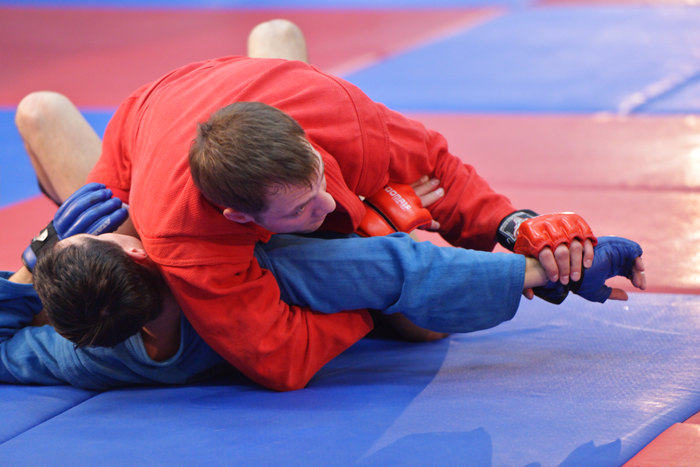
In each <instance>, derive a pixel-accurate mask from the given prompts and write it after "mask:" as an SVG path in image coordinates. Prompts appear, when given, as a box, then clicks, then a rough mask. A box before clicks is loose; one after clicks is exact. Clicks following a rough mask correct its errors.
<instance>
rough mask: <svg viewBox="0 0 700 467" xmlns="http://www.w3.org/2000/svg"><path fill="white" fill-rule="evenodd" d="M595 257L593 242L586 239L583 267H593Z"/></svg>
mask: <svg viewBox="0 0 700 467" xmlns="http://www.w3.org/2000/svg"><path fill="white" fill-rule="evenodd" d="M593 256H594V250H593V242H591V241H590V239H586V241H585V242H583V267H584V268H590V267H591V266H592V265H593Z"/></svg>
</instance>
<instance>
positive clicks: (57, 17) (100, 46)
mask: <svg viewBox="0 0 700 467" xmlns="http://www.w3.org/2000/svg"><path fill="white" fill-rule="evenodd" d="M500 11H501V10H499V9H495V8H481V9H476V8H472V9H459V10H442V9H441V10H429V11H428V10H393V11H388V10H387V11H382V10H371V11H359V10H348V11H342V10H341V11H339V10H330V11H309V10H291V11H283V10H275V11H274V12H268V11H198V10H179V11H166V10H123V9H118V10H110V9H75V10H73V9H44V8H42V9H33V8H21V9H20V8H7V7H5V8H0V43H1V44H3V45H4V47H2V48H0V63H2V64H3V71H2V73H0V105H16V104H17V103H18V102H19V101H20V99H21V98H22V97H24V96H25V95H26V94H28V93H30V92H32V91H37V90H44V89H48V90H53V91H57V92H60V93H63V94H65V95H67V96H69V97H70V98H71V100H73V102H75V103H76V105H78V106H91V107H116V106H117V105H118V104H119V103H120V102H121V101H122V100H123V99H124V98H125V97H126V96H128V95H129V94H130V93H131V92H132V91H134V90H135V89H136V88H137V87H139V86H141V85H143V84H145V83H147V82H149V81H152V80H154V79H157V78H158V77H159V76H161V75H163V74H165V73H167V72H169V71H170V70H172V69H175V68H177V67H179V66H182V65H184V64H186V63H189V62H193V61H198V60H203V59H207V58H214V57H219V56H225V55H236V54H237V55H244V54H245V53H246V49H245V47H246V38H247V36H248V33H249V32H250V30H251V29H252V28H253V27H254V26H255V25H256V24H258V23H260V22H262V21H267V20H270V19H274V18H280V17H284V18H287V19H289V20H291V21H293V22H295V23H296V24H297V25H299V26H300V27H301V29H302V30H303V31H304V33H305V35H306V39H307V43H308V46H309V55H310V60H311V62H312V63H313V64H315V65H317V66H318V67H320V68H322V69H324V70H327V71H331V72H333V73H336V74H338V73H343V72H348V71H350V70H353V69H356V68H358V67H362V66H367V65H369V64H372V63H374V62H376V61H378V60H380V59H382V58H384V57H386V56H388V55H391V54H394V53H397V52H399V51H404V50H406V49H407V48H410V47H412V46H416V45H418V44H425V43H426V42H429V41H430V40H431V39H437V38H441V37H444V36H445V35H447V34H450V33H454V32H455V31H462V30H464V29H466V28H468V27H470V26H472V25H474V24H477V23H479V22H481V21H484V20H486V19H488V18H491V17H493V16H494V15H495V14H498V12H500Z"/></svg>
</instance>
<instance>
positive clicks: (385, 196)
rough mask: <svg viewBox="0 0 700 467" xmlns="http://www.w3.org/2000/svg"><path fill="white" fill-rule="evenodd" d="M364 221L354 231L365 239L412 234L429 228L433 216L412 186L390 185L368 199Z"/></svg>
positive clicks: (390, 183)
mask: <svg viewBox="0 0 700 467" xmlns="http://www.w3.org/2000/svg"><path fill="white" fill-rule="evenodd" d="M364 203H365V208H366V209H365V217H364V218H363V219H362V222H360V225H359V226H358V227H357V229H356V230H355V233H357V234H358V235H360V236H362V237H376V236H380V235H389V234H392V233H394V232H406V233H410V232H412V231H413V230H414V229H418V228H421V227H424V226H429V225H431V223H432V220H433V216H431V215H430V211H428V210H427V209H425V208H424V207H423V205H422V204H421V201H420V199H419V198H418V196H416V194H415V192H414V191H413V188H411V186H410V185H405V184H403V183H396V182H389V183H388V184H387V185H386V186H385V187H384V188H382V189H381V190H379V191H378V192H376V193H375V194H373V195H372V196H370V197H369V198H365V200H364Z"/></svg>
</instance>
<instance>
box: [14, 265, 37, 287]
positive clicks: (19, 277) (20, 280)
mask: <svg viewBox="0 0 700 467" xmlns="http://www.w3.org/2000/svg"><path fill="white" fill-rule="evenodd" d="M33 280H34V278H33V276H32V273H31V272H29V269H27V268H26V267H25V266H22V267H21V268H20V269H19V270H18V271H17V272H16V273H14V274H13V275H12V276H11V277H10V279H9V281H10V282H15V283H17V284H31V283H32V282H33Z"/></svg>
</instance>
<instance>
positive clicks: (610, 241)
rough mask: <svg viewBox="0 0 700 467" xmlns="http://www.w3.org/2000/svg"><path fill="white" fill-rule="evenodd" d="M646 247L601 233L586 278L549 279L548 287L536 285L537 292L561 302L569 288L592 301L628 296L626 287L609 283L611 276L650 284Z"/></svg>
mask: <svg viewBox="0 0 700 467" xmlns="http://www.w3.org/2000/svg"><path fill="white" fill-rule="evenodd" d="M641 256H642V248H641V247H640V246H639V245H638V244H637V243H635V242H633V241H630V240H627V239H625V238H621V237H600V238H599V239H598V244H597V245H596V247H595V258H594V259H593V263H592V264H591V267H590V268H588V269H586V270H584V271H583V273H582V279H581V280H580V281H578V282H571V283H570V284H568V285H563V284H562V283H561V282H551V281H550V282H549V283H548V284H547V285H546V286H544V287H535V289H534V290H535V294H536V295H537V296H538V297H540V298H542V299H543V300H546V301H548V302H550V303H555V304H559V303H561V302H563V301H564V299H566V296H567V295H568V294H569V291H571V292H573V293H575V294H577V295H580V296H581V297H583V298H585V299H586V300H588V301H591V302H600V303H603V302H605V301H606V300H608V299H611V300H627V299H628V296H627V293H626V292H625V291H624V290H622V289H612V288H610V287H608V286H606V285H605V281H606V280H608V279H609V278H611V277H615V276H623V277H627V278H628V279H629V280H630V281H631V282H632V285H634V286H635V287H636V288H638V289H641V290H644V289H646V286H647V281H646V276H645V274H644V262H643V261H642V258H641Z"/></svg>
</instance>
